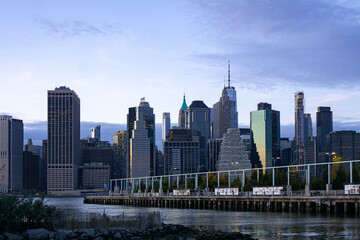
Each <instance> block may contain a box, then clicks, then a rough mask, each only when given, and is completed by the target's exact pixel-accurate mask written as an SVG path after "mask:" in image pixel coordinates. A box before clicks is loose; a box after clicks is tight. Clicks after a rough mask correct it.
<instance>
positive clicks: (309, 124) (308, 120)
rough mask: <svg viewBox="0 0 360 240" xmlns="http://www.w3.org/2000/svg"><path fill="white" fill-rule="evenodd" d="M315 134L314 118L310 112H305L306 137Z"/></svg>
mask: <svg viewBox="0 0 360 240" xmlns="http://www.w3.org/2000/svg"><path fill="white" fill-rule="evenodd" d="M312 136H313V128H312V120H311V114H310V113H304V139H306V138H307V137H312Z"/></svg>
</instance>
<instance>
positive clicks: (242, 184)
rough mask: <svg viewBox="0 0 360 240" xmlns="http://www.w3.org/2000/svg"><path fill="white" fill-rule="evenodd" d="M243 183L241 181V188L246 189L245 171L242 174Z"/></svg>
mask: <svg viewBox="0 0 360 240" xmlns="http://www.w3.org/2000/svg"><path fill="white" fill-rule="evenodd" d="M242 173H243V174H242V181H241V186H242V187H245V171H243V172H242Z"/></svg>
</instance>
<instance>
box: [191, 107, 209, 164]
mask: <svg viewBox="0 0 360 240" xmlns="http://www.w3.org/2000/svg"><path fill="white" fill-rule="evenodd" d="M185 128H187V129H191V130H193V131H197V132H198V133H199V144H200V145H199V146H200V171H207V169H208V166H207V165H208V155H207V142H208V140H209V139H210V108H208V107H207V106H206V105H205V103H204V102H203V101H193V102H192V103H191V105H190V106H189V108H188V109H186V110H185ZM193 135H194V133H193Z"/></svg>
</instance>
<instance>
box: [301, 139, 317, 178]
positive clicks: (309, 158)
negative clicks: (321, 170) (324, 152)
mask: <svg viewBox="0 0 360 240" xmlns="http://www.w3.org/2000/svg"><path fill="white" fill-rule="evenodd" d="M317 149H318V146H317V139H316V137H307V138H305V141H304V153H305V154H304V163H305V164H312V163H318V162H319V161H318V151H317ZM316 172H317V169H316V166H311V167H310V176H311V177H315V176H316Z"/></svg>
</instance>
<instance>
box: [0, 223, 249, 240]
mask: <svg viewBox="0 0 360 240" xmlns="http://www.w3.org/2000/svg"><path fill="white" fill-rule="evenodd" d="M25 239H26V240H46V239H54V240H68V239H69V240H70V239H82V240H105V239H116V240H142V239H145V240H147V239H148V240H150V239H151V240H153V239H154V240H155V239H156V240H185V239H187V240H190V239H192V240H193V239H200V240H205V239H215V240H217V239H218V240H220V239H224V240H225V239H239V240H253V239H255V238H252V237H251V236H250V235H249V234H243V233H240V232H222V231H209V230H199V229H196V228H191V227H186V226H183V225H173V224H162V225H161V226H159V227H155V228H151V229H146V230H142V231H140V230H137V229H135V228H129V229H125V228H108V229H106V228H95V229H92V228H89V229H81V230H74V231H69V230H63V229H61V230H57V231H48V230H46V229H43V228H40V229H29V230H27V231H25V232H23V233H21V234H19V233H0V240H25Z"/></svg>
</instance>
